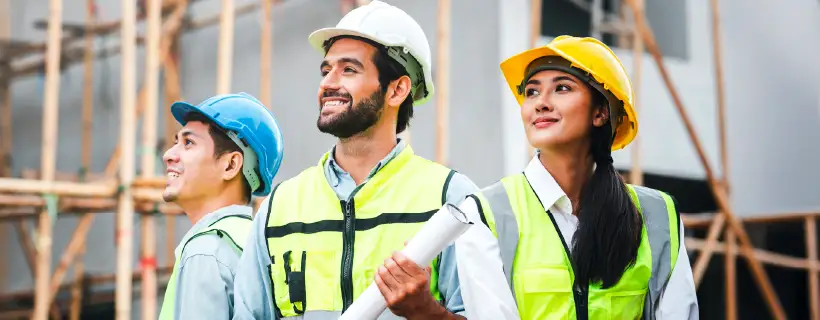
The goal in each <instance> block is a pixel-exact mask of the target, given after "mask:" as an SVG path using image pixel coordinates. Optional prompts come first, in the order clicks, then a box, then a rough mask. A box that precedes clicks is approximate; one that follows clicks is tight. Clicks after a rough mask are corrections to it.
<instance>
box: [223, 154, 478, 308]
mask: <svg viewBox="0 0 820 320" xmlns="http://www.w3.org/2000/svg"><path fill="white" fill-rule="evenodd" d="M405 146H406V143H405V142H404V141H402V140H401V139H399V141H398V144H397V145H396V147H395V148H394V149H393V151H392V152H390V153H389V154H388V155H387V156H386V157H385V158H384V159H382V161H380V162H379V163H378V164H377V165H376V167H375V168H373V170H372V171H371V172H370V175H369V177H368V179H369V178H370V177H372V176H373V175H375V174H376V172H378V171H379V170H380V169H381V168H383V167H384V166H385V165H386V164H387V163H388V162H390V160H392V159H393V158H395V157H396V155H398V154H399V153H400V152H401V151H402V150H403V149H404V147H405ZM334 151H335V147H334V148H333V149H331V150H330V151H329V152H330V157H329V158H328V161H327V162H325V167H324V173H325V178H327V180H328V183H329V184H330V186H331V187H332V188H333V190H334V191H335V192H336V195H337V196H338V197H339V199H347V200H349V199H348V198H349V197H350V195H351V193H352V192H353V190H354V189H355V188H356V187H357V186H356V183H355V182H354V181H353V178H352V177H351V176H350V174H349V173H347V172H345V171H344V170H343V169H342V168H341V167H339V166H338V165H337V164H336V161H335V160H334V158H333V154H334ZM476 191H478V186H476V185H475V183H473V182H472V181H471V180H470V179H469V178H467V177H466V176H465V175H463V174H460V173H456V174H455V175H453V178H452V179H451V180H450V185H449V189H448V190H447V194H446V202H447V203H451V204H454V205H458V204H460V203H461V202H462V201H463V200H464V199H465V198H466V197H467V195H470V194H472V193H474V192H476ZM433 192H438V191H433ZM268 202H269V199H268V198H265V200H264V201H263V202H262V204H261V205H260V206H259V210H258V211H257V214H256V217H254V220H253V226H252V229H251V231H250V236H249V238H248V243H247V246H246V247H245V251H244V252H243V253H242V258H241V259H240V261H239V266H238V270H239V271H238V273H237V277H236V286H235V288H234V290H235V291H236V301H235V303H236V309H235V315H234V317H233V319H234V320H237V319H242V320H244V319H278V317H277V316H276V314H275V312H274V309H273V308H274V307H273V300H272V299H271V298H272V297H273V293H272V292H271V279H270V273H269V270H268V266H269V265H270V256H269V253H268V249H267V238H265V228H266V227H267V225H266V223H267V215H268ZM271 214H277V213H276V212H271ZM455 260H456V259H455V248H454V246H453V244H450V246H448V247H447V248H446V249H444V251H442V253H441V263H440V264H439V265H440V270H439V279H438V284H439V290H440V291H441V294H442V296H443V297H444V299H445V301H446V305H445V308H446V309H447V310H449V311H450V312H453V313H456V314H461V315H464V316H465V317H468V316H467V315H466V313H465V311H464V304H463V301H462V299H461V288H460V285H459V279H458V271H457V269H456V261H455ZM468 318H469V317H468Z"/></svg>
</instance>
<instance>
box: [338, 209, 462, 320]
mask: <svg viewBox="0 0 820 320" xmlns="http://www.w3.org/2000/svg"><path fill="white" fill-rule="evenodd" d="M472 224H473V223H472V221H470V219H468V218H467V215H466V214H464V212H462V211H461V210H460V209H459V208H458V207H456V206H454V205H451V204H449V203H447V204H445V205H444V206H443V207H442V208H441V209H439V210H438V212H436V213H435V214H433V216H432V217H430V220H427V222H425V223H424V225H423V226H422V227H421V229H420V230H419V231H418V232H417V233H416V234H415V235H414V236H413V238H412V239H410V241H409V242H408V243H407V246H405V247H404V249H403V250H402V251H401V252H402V253H404V254H405V255H406V256H407V257H408V258H410V260H413V261H414V262H415V263H417V264H419V265H421V266H426V265H429V264H430V263H431V262H432V261H433V258H434V257H435V256H437V255H438V254H439V253H440V252H441V251H442V250H444V248H445V247H447V245H449V244H450V243H452V242H453V241H455V239H456V238H458V237H459V236H461V234H463V233H464V232H465V231H467V228H468V227H470V226H471V225H472ZM385 309H387V301H385V300H384V296H382V293H381V291H379V287H378V286H377V285H376V282H375V281H374V282H373V283H371V284H370V286H369V287H367V289H366V290H365V291H364V292H362V295H361V296H359V297H358V298H357V299H356V301H353V304H351V305H350V308H348V309H347V311H345V313H344V314H342V316H341V317H340V318H339V320H353V319H355V320H368V319H376V318H378V317H379V315H381V314H382V312H384V310H385Z"/></svg>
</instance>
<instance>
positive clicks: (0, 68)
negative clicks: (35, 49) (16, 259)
mask: <svg viewBox="0 0 820 320" xmlns="http://www.w3.org/2000/svg"><path fill="white" fill-rule="evenodd" d="M10 2H11V1H10V0H0V3H2V6H0V38H5V39H9V38H10V37H9V35H11V19H10V18H11V17H10V15H11V14H10V12H11V10H10V9H11V3H10ZM0 54H2V55H6V53H0ZM8 62H9V61H8V60H5V61H4V60H3V59H0V75H2V76H0V177H4V176H11V163H10V162H11V145H12V143H11V92H10V91H9V90H10V88H11V78H10V75H9V71H11V68H10V66H9V64H8ZM8 230H9V228H8V226H7V225H5V224H0V252H2V253H6V252H9V251H8V249H7V247H8V236H7V235H8V234H9V232H8ZM2 259H9V256H8V254H3V256H2ZM7 265H8V264H6V263H0V288H5V287H6V274H7V273H8V271H7V270H6V269H7Z"/></svg>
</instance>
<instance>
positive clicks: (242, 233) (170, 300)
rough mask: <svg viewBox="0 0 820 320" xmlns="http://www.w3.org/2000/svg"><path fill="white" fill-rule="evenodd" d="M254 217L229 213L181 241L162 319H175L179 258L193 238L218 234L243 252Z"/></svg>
mask: <svg viewBox="0 0 820 320" xmlns="http://www.w3.org/2000/svg"><path fill="white" fill-rule="evenodd" d="M251 222H252V219H251V217H249V216H246V215H228V216H224V217H222V218H220V219H219V220H217V221H215V222H214V223H211V224H210V225H208V226H207V227H205V228H204V229H202V230H200V231H199V232H197V233H196V234H194V235H193V236H191V238H189V239H188V240H187V241H185V243H181V244H180V245H179V247H178V248H177V250H176V252H175V259H176V260H175V261H174V269H173V271H171V277H170V278H168V286H167V287H166V288H165V297H163V300H162V309H161V310H160V313H159V319H160V320H171V319H174V308H175V307H176V294H177V290H176V288H177V273H178V271H179V258H180V257H182V252H183V251H185V246H187V245H188V243H190V242H191V240H193V239H196V238H197V237H200V236H203V235H207V234H216V235H217V236H219V237H220V238H222V239H225V240H226V241H227V242H228V243H229V244H231V246H232V247H233V248H234V249H235V250H236V252H237V253H240V254H241V253H242V245H243V244H244V241H245V239H247V238H248V233H249V231H250V228H251Z"/></svg>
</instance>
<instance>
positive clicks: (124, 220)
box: [115, 0, 136, 319]
mask: <svg viewBox="0 0 820 320" xmlns="http://www.w3.org/2000/svg"><path fill="white" fill-rule="evenodd" d="M135 15H136V3H135V2H134V1H133V0H122V17H123V18H122V19H123V20H122V29H121V30H120V32H121V39H122V43H121V46H122V66H121V70H122V71H121V72H122V73H121V76H122V78H121V82H120V100H121V101H120V104H121V109H120V145H121V146H122V149H120V150H121V154H122V157H121V159H120V170H119V175H120V183H121V191H120V194H119V203H118V210H117V233H116V236H115V242H116V245H117V282H116V284H117V290H116V302H115V308H116V318H117V319H129V318H130V316H131V296H132V292H131V285H132V279H131V273H132V271H131V270H132V269H133V266H132V265H131V264H132V255H133V253H132V252H133V246H134V245H133V241H134V239H133V232H132V229H133V225H134V218H133V216H134V199H133V198H132V192H133V191H132V189H131V183H132V180H133V179H134V157H135V150H134V149H135V144H136V137H135V136H136V125H135V123H134V122H135V121H134V120H135V119H134V118H135V116H136V110H135V105H134V102H135V98H136V97H135V91H136V74H135V72H134V69H135V67H136V52H135V51H136V43H135V40H136V30H135V26H134V25H135Z"/></svg>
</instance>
